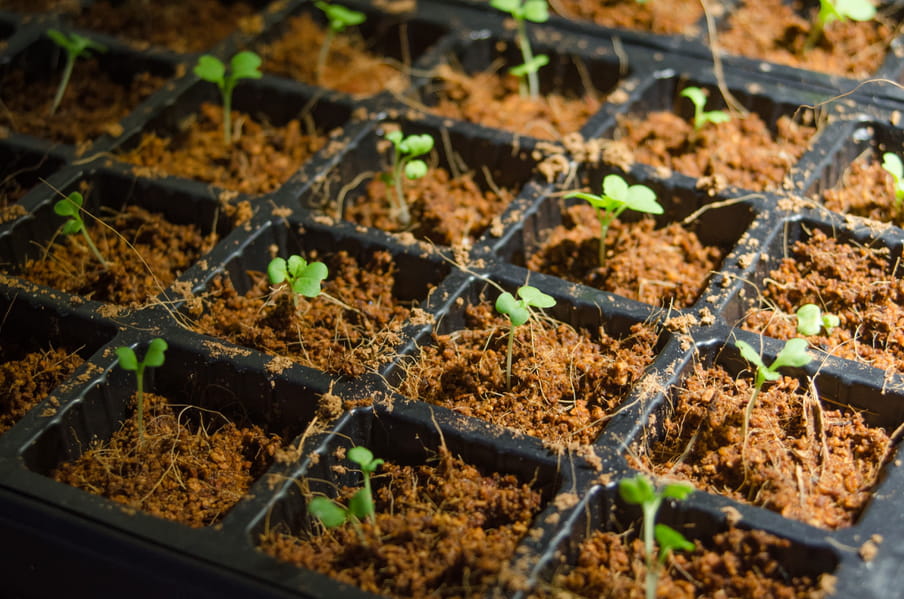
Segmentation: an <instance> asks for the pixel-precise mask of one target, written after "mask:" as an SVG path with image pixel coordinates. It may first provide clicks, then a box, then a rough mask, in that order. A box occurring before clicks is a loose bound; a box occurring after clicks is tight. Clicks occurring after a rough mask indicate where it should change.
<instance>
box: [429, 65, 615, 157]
mask: <svg viewBox="0 0 904 599" xmlns="http://www.w3.org/2000/svg"><path fill="white" fill-rule="evenodd" d="M435 75H436V76H437V77H438V78H439V85H440V88H439V89H438V90H437V93H438V94H439V97H438V100H437V103H436V104H435V105H434V106H431V107H430V108H429V110H430V111H431V112H434V113H436V114H439V115H440V116H445V117H451V118H455V119H463V120H466V121H471V122H473V123H479V124H481V125H485V126H487V127H495V128H497V129H505V130H508V131H512V132H514V133H518V134H520V135H528V136H531V137H536V138H539V139H546V140H557V139H561V138H562V137H563V136H565V135H566V134H567V133H574V132H575V131H578V130H580V128H581V127H583V126H584V123H586V122H587V120H588V119H589V118H590V117H591V116H593V115H594V114H595V113H596V112H597V111H598V110H599V109H600V106H602V100H601V99H600V98H599V97H598V94H597V93H596V92H594V91H591V92H589V93H587V94H586V95H584V96H583V97H566V96H562V95H559V94H547V95H545V96H539V97H537V98H529V97H524V96H521V95H520V94H519V93H518V79H517V78H516V77H514V76H513V75H499V74H497V73H495V72H490V71H485V72H482V73H477V74H475V75H467V74H465V73H464V72H462V71H460V70H457V69H453V68H451V67H449V66H448V65H442V66H440V67H437V69H436V72H435Z"/></svg>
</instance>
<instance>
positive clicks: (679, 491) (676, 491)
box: [662, 483, 694, 501]
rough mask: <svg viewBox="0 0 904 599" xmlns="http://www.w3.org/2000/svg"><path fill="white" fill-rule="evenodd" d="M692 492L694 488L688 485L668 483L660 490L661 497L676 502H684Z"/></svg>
mask: <svg viewBox="0 0 904 599" xmlns="http://www.w3.org/2000/svg"><path fill="white" fill-rule="evenodd" d="M693 492H694V487H693V486H691V485H690V484H688V483H669V484H667V485H666V486H665V487H663V488H662V496H663V497H668V498H669V499H676V500H678V501H684V500H685V499H687V497H688V495H690V494H691V493H693Z"/></svg>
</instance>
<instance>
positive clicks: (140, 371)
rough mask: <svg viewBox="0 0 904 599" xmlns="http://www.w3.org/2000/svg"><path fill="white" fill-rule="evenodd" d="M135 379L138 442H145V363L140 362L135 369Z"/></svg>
mask: <svg viewBox="0 0 904 599" xmlns="http://www.w3.org/2000/svg"><path fill="white" fill-rule="evenodd" d="M135 380H136V382H137V383H138V394H137V395H138V444H139V445H141V444H143V443H144V364H139V365H138V368H137V369H136V370H135Z"/></svg>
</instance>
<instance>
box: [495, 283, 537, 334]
mask: <svg viewBox="0 0 904 599" xmlns="http://www.w3.org/2000/svg"><path fill="white" fill-rule="evenodd" d="M496 311H497V312H499V313H500V314H505V315H506V316H508V317H509V321H511V323H512V326H516V327H518V326H521V325H522V324H524V323H525V322H527V320H528V319H529V318H530V312H529V311H528V310H527V309H526V308H524V307H523V306H522V305H521V302H519V301H518V300H516V299H515V297H514V296H513V295H512V294H511V293H509V292H508V291H506V292H503V293H500V294H499V297H497V298H496Z"/></svg>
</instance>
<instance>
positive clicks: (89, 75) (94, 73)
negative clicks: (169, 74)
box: [0, 58, 164, 145]
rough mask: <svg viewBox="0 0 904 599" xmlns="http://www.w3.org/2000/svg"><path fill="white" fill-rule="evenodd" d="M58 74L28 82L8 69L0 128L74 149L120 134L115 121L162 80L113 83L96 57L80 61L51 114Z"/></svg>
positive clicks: (144, 77)
mask: <svg viewBox="0 0 904 599" xmlns="http://www.w3.org/2000/svg"><path fill="white" fill-rule="evenodd" d="M60 76H61V72H59V73H57V74H56V76H55V77H54V78H52V79H33V78H31V77H29V76H28V75H27V74H26V73H25V72H24V71H22V70H21V69H13V70H11V71H10V72H9V73H8V74H7V75H6V76H5V77H4V78H3V106H4V109H3V110H2V111H0V127H5V128H7V129H8V130H9V131H11V132H15V133H24V134H28V135H34V136H35V137H43V138H46V139H50V140H52V141H56V142H59V143H67V144H76V145H82V144H84V143H86V142H89V141H91V140H93V139H94V138H96V137H99V136H101V135H103V134H105V133H106V134H107V135H110V136H112V137H116V136H118V135H120V134H121V133H122V127H121V126H120V124H119V121H121V120H122V119H123V118H124V117H125V116H126V115H128V114H129V113H130V112H132V110H133V109H135V108H136V107H137V106H138V104H139V103H141V101H142V100H144V99H145V98H147V97H148V96H150V95H151V94H152V93H154V92H155V91H157V89H159V88H160V87H161V86H162V85H163V82H164V80H163V79H162V78H161V77H157V76H154V75H151V74H150V73H145V72H141V73H136V74H134V75H133V77H132V79H131V81H129V82H125V83H124V82H119V81H114V80H113V79H111V78H110V75H108V74H107V73H106V72H105V71H104V69H103V68H102V67H101V65H100V64H99V63H98V61H97V60H96V59H93V58H92V59H87V60H85V59H81V60H78V61H77V62H76V64H75V67H74V68H73V71H72V78H71V79H70V80H69V85H67V87H66V93H65V95H63V99H62V101H61V102H60V105H59V107H57V110H56V111H55V112H54V113H53V115H51V114H50V107H51V106H52V105H53V98H54V95H55V94H56V91H57V86H58V85H59V78H60Z"/></svg>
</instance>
